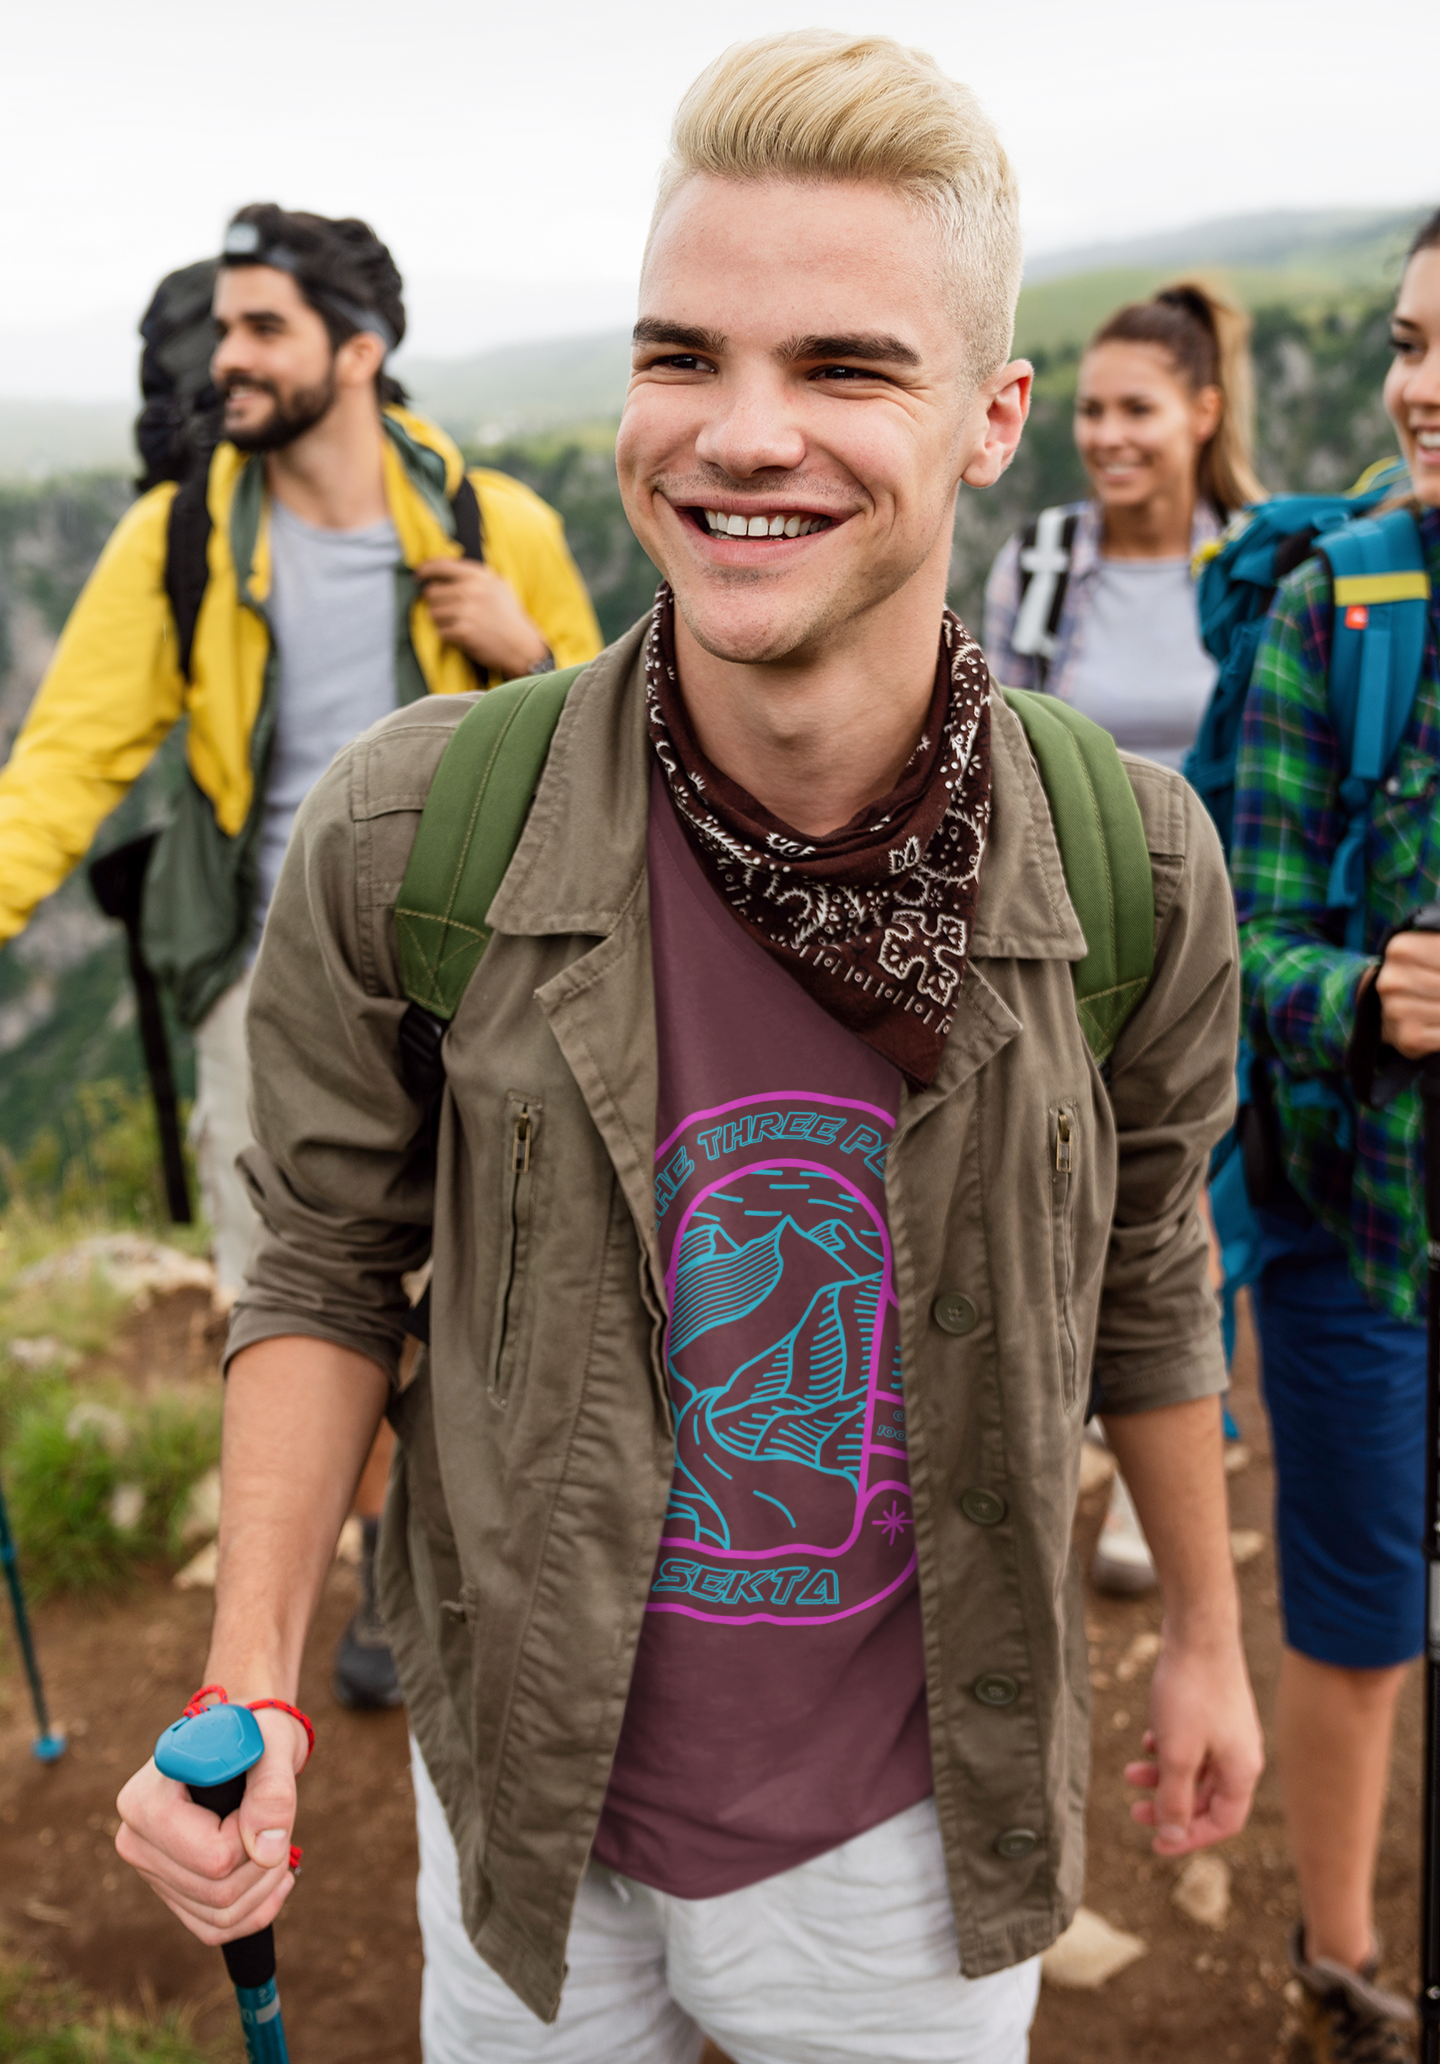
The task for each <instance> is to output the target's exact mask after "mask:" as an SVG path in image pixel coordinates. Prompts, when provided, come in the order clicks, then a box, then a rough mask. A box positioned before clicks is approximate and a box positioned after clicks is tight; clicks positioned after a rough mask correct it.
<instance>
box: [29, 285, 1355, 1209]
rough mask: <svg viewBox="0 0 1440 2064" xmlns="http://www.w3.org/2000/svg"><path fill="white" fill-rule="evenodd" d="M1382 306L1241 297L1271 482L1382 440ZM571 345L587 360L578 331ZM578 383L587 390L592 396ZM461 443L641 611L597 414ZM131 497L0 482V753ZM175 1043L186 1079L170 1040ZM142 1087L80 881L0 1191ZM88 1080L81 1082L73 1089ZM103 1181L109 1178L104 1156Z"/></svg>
mask: <svg viewBox="0 0 1440 2064" xmlns="http://www.w3.org/2000/svg"><path fill="white" fill-rule="evenodd" d="M1122 277H1123V278H1124V280H1125V282H1126V283H1125V284H1124V285H1123V286H1122V287H1119V288H1118V291H1119V292H1120V293H1121V294H1122V295H1123V294H1126V293H1129V292H1130V291H1132V289H1131V286H1130V284H1129V282H1130V280H1131V279H1132V278H1133V277H1134V274H1133V271H1132V272H1127V273H1125V274H1124V275H1122ZM1107 279H1108V284H1106V285H1105V286H1104V288H1103V289H1092V285H1091V284H1087V283H1084V282H1081V283H1076V282H1073V281H1065V280H1060V281H1056V282H1053V283H1042V284H1041V285H1040V286H1039V287H1037V288H1035V289H1033V290H1031V291H1032V294H1033V296H1034V298H1032V300H1031V301H1030V303H1029V304H1028V306H1029V308H1030V309H1031V310H1034V309H1040V310H1042V311H1048V314H1047V317H1046V319H1047V320H1048V321H1050V323H1051V328H1050V331H1049V332H1047V334H1050V335H1053V336H1055V337H1057V338H1058V339H1059V341H1057V342H1055V343H1052V344H1041V345H1037V346H1035V347H1034V349H1035V359H1036V366H1037V373H1038V378H1037V382H1036V397H1035V406H1034V411H1033V413H1032V416H1031V421H1030V425H1029V428H1028V429H1027V431H1026V435H1025V439H1024V442H1023V444H1022V446H1021V449H1020V453H1019V455H1018V457H1017V458H1016V461H1015V463H1014V465H1013V466H1012V467H1011V468H1010V471H1009V472H1008V473H1007V474H1006V475H1005V477H1004V478H1003V479H1002V480H1001V481H1000V482H999V483H998V484H997V485H996V486H995V487H994V488H991V489H990V490H988V491H987V492H985V493H983V494H977V493H970V492H965V493H963V494H962V499H961V504H960V509H959V513H958V516H957V520H956V527H955V544H954V554H953V558H952V562H951V599H952V601H953V603H954V604H955V606H956V607H957V608H958V609H959V611H960V613H961V615H962V616H964V617H965V618H966V620H967V621H968V622H969V623H970V624H971V625H972V626H973V627H974V628H975V629H976V630H977V631H979V630H980V629H981V617H982V602H981V598H982V594H983V588H984V581H985V575H986V572H987V570H988V568H989V566H990V563H991V560H992V559H993V557H994V555H995V553H996V552H997V551H998V550H999V548H1000V546H1001V544H1002V543H1003V542H1004V540H1005V538H1006V537H1007V536H1009V534H1010V533H1011V532H1012V531H1013V530H1014V529H1015V528H1016V527H1017V526H1018V525H1019V524H1020V523H1021V522H1023V521H1024V520H1025V518H1026V517H1027V516H1028V515H1030V514H1031V513H1033V512H1034V511H1035V510H1036V509H1039V508H1042V507H1044V506H1045V505H1046V504H1048V503H1050V502H1054V501H1062V500H1066V499H1069V498H1071V497H1072V496H1076V495H1079V494H1082V493H1083V492H1084V476H1083V474H1082V473H1081V471H1080V468H1079V464H1078V461H1077V460H1076V458H1075V453H1074V447H1073V444H1072V441H1071V431H1070V419H1071V411H1072V407H1073V399H1074V389H1075V376H1076V368H1077V365H1078V362H1079V341H1078V340H1079V337H1080V336H1081V335H1083V334H1084V332H1085V331H1086V330H1087V329H1088V328H1089V327H1090V326H1091V324H1092V322H1093V321H1094V320H1096V319H1098V316H1099V315H1101V314H1103V313H1104V312H1105V311H1106V310H1107V309H1108V308H1109V307H1111V306H1113V305H1114V299H1115V293H1116V291H1117V286H1116V281H1117V275H1115V274H1110V275H1108V276H1107ZM1082 289H1083V291H1082ZM1042 295H1048V296H1049V298H1048V300H1042V299H1041V298H1040V297H1041V296H1042ZM1056 311H1059V313H1057V312H1056ZM1067 311H1068V312H1067ZM1092 311H1093V313H1092ZM1387 313H1388V297H1382V296H1381V295H1379V294H1373V295H1371V296H1370V297H1369V298H1368V299H1365V298H1363V297H1356V296H1354V295H1349V294H1347V295H1345V296H1344V297H1342V298H1340V299H1339V300H1333V301H1332V302H1331V303H1330V304H1329V305H1319V306H1317V305H1315V304H1313V303H1311V302H1309V301H1305V302H1302V303H1299V304H1296V303H1282V304H1279V305H1272V306H1268V307H1262V308H1261V309H1259V310H1258V312H1257V315H1256V328H1255V344H1256V360H1257V375H1258V379H1257V385H1258V391H1259V399H1260V407H1259V422H1260V470H1261V473H1262V475H1263V477H1264V478H1265V480H1266V481H1267V482H1268V484H1269V485H1270V486H1272V487H1274V488H1285V487H1307V486H1314V487H1327V486H1335V485H1343V484H1346V483H1348V482H1349V481H1350V480H1352V479H1353V478H1354V477H1355V476H1356V474H1358V473H1359V472H1360V471H1361V469H1362V468H1363V467H1364V466H1365V465H1366V464H1368V463H1369V462H1370V460H1372V459H1374V458H1377V457H1379V456H1381V455H1383V454H1384V453H1386V452H1388V451H1389V450H1391V449H1392V441H1391V436H1390V432H1389V429H1388V426H1387V424H1386V422H1385V419H1384V416H1383V414H1382V412H1381V410H1380V406H1379V400H1378V396H1379V391H1380V383H1381V380H1382V378H1383V375H1384V370H1385V365H1386V362H1387V351H1386V341H1385V340H1386V316H1387ZM1026 319H1027V321H1028V320H1030V317H1029V316H1028V315H1027V318H1026ZM1035 319H1036V321H1037V322H1038V320H1039V318H1038V317H1036V318H1035ZM1077 325H1078V327H1077ZM1067 328H1068V331H1069V334H1068V335H1067V334H1065V333H1066V330H1067ZM557 348H558V347H557ZM585 348H586V349H587V350H591V351H592V357H593V358H594V362H595V363H599V362H600V359H599V356H598V355H597V352H598V348H597V347H594V345H593V340H592V344H591V345H590V346H586V347H585ZM573 350H574V351H575V353H576V354H579V356H577V358H576V360H575V363H577V364H578V363H579V360H580V357H583V353H581V351H580V346H578V345H576V346H574V347H573ZM560 362H561V361H560V360H558V359H557V361H556V364H557V365H558V364H559V363H560ZM613 370H614V364H613V361H612V371H613ZM607 377H608V376H607ZM586 391H587V394H588V396H589V398H590V399H592V400H593V399H595V397H596V395H597V394H598V393H599V390H598V389H590V390H586ZM492 428H493V424H492ZM466 441H467V443H468V444H469V447H470V449H471V451H472V454H473V456H474V457H476V458H477V459H480V460H483V462H484V463H486V464H488V465H493V466H498V467H500V468H501V469H502V470H503V471H506V472H509V473H513V474H516V475H517V476H518V477H520V478H521V479H524V480H526V481H527V482H529V484H530V485H531V486H533V487H534V488H535V489H536V490H537V491H538V492H539V493H540V494H541V495H543V496H544V497H545V499H546V500H547V501H549V502H550V503H552V505H553V506H554V507H555V508H557V509H558V510H559V511H560V512H561V514H562V515H563V516H564V519H565V523H566V527H567V531H568V534H569V538H570V543H571V546H572V548H573V550H574V553H575V557H576V560H577V561H578V563H579V566H580V570H581V572H582V573H583V575H584V577H585V579H586V581H587V582H588V584H589V586H590V590H591V593H592V594H593V595H594V597H595V602H596V607H597V610H598V612H599V615H600V620H601V624H602V627H603V629H604V631H605V635H606V637H607V638H613V637H615V636H616V635H617V634H618V633H619V632H620V631H622V630H623V629H624V628H625V627H626V626H627V625H628V624H630V623H632V622H633V621H634V620H635V618H636V617H637V616H638V615H639V614H640V613H641V612H642V610H644V609H645V608H646V607H647V606H648V604H649V601H650V597H651V595H652V593H653V591H654V583H655V573H654V569H653V567H652V566H651V565H650V562H649V561H648V560H647V559H646V557H645V555H644V553H643V552H642V551H641V550H640V547H639V545H638V544H637V543H636V542H635V539H634V537H633V535H632V533H631V531H630V528H629V525H628V524H627V523H626V521H625V516H624V511H623V509H622V508H621V504H620V498H619V492H618V489H617V486H616V482H615V472H614V462H613V456H612V445H613V427H607V426H605V425H603V424H602V425H599V426H593V427H591V428H588V429H583V430H574V429H568V430H567V429H555V430H553V431H550V432H548V433H545V434H539V435H537V434H526V435H520V434H518V433H506V434H500V435H495V436H491V437H489V438H487V439H485V440H484V441H483V442H481V441H474V440H473V436H471V437H467V440H466ZM128 500H129V487H128V484H127V482H126V480H125V479H124V478H123V477H122V476H111V477H100V478H82V479H77V480H71V481H64V482H58V483H53V484H50V485H47V486H43V487H41V486H27V487H12V488H4V487H0V754H3V753H4V751H5V750H6V749H7V746H8V741H9V736H10V735H11V733H13V730H14V728H15V726H16V725H17V724H18V722H19V720H20V717H21V716H22V714H23V712H24V709H25V707H26V706H27V704H28V702H29V699H30V695H31V694H32V693H33V690H34V687H35V685H36V683H37V682H38V680H39V677H40V672H41V670H42V668H43V665H44V662H45V658H46V655H47V654H48V652H49V650H50V646H51V643H52V641H53V636H54V633H55V632H56V631H57V630H58V628H59V626H60V624H61V623H62V622H63V620H64V617H65V614H66V612H67V611H68V609H69V607H70V604H71V602H72V600H73V598H74V596H75V594H76V593H77V592H78V589H79V586H80V583H81V581H82V580H83V579H84V576H85V573H86V571H87V570H88V567H89V565H90V564H91V563H92V561H93V559H94V557H95V554H96V553H97V552H98V550H99V547H100V545H101V543H102V542H103V539H104V537H105V535H106V534H107V532H108V530H109V528H110V526H111V525H112V524H113V522H114V520H115V518H116V516H118V514H119V513H120V511H121V510H122V509H123V508H124V507H125V506H126V505H127V503H128ZM181 745H182V741H181V740H180V738H179V737H178V736H176V737H174V738H173V739H172V740H171V741H170V743H169V744H168V745H167V747H166V748H165V750H164V752H163V753H162V754H161V756H160V757H159V759H158V761H157V762H156V763H155V765H154V766H153V767H152V769H151V771H150V772H149V773H148V774H147V776H146V777H145V780H144V782H143V783H142V784H141V786H140V787H139V788H138V789H137V791H136V792H135V793H133V794H132V795H131V797H130V798H129V799H128V800H127V802H126V803H125V804H124V805H123V806H122V810H121V811H120V812H117V814H116V816H115V817H114V818H113V819H112V820H111V822H110V824H109V825H108V826H107V827H106V828H105V830H104V832H103V834H102V837H103V839H104V841H105V842H106V843H107V844H113V843H117V842H118V840H119V838H120V837H121V836H129V835H130V833H131V831H132V830H133V829H138V828H139V827H140V826H141V825H142V824H143V823H145V822H147V821H150V820H151V819H152V818H154V817H156V816H158V815H159V814H161V813H162V812H163V809H164V806H165V796H166V792H167V789H168V786H169V784H170V783H171V782H173V781H174V780H176V779H177V778H178V777H179V772H180V759H179V754H180V751H181ZM177 1051H178V1061H179V1066H180V1072H181V1081H182V1089H184V1090H185V1091H186V1092H188V1087H189V1083H190V1080H191V1062H190V1055H189V1051H188V1045H187V1043H186V1042H184V1041H180V1042H179V1044H178V1050H177ZM142 1080H143V1077H142V1071H141V1063H140V1056H139V1048H138V1041H137V1038H136V1035H135V1031H134V1027H133V1023H132V1021H131V1014H130V1007H129V1002H128V995H127V989H126V980H125V973H124V964H123V955H122V951H121V946H120V941H119V939H118V936H117V935H116V934H115V933H114V932H113V931H112V929H111V928H110V927H108V926H106V925H105V923H104V922H103V920H101V919H100V918H99V917H98V916H97V915H96V914H95V912H94V910H93V906H91V905H90V903H89V898H88V891H87V889H86V887H85V885H84V883H83V880H82V879H81V878H79V877H78V876H77V877H76V878H72V880H71V882H70V883H69V884H68V885H67V887H66V888H65V889H63V890H62V891H61V892H60V893H59V894H58V895H57V896H55V897H52V898H51V899H50V901H49V902H48V903H47V904H46V905H44V906H43V907H42V910H41V912H40V913H39V914H38V916H37V919H36V921H35V922H34V923H33V924H32V925H31V927H30V928H29V930H28V931H27V932H26V933H25V935H24V936H23V937H22V938H21V939H20V940H19V941H18V942H17V943H16V944H15V945H14V946H13V947H10V948H8V949H7V950H5V951H4V952H3V953H0V1190H3V1188H4V1173H3V1170H4V1157H5V1156H7V1155H8V1156H12V1157H17V1158H19V1159H20V1160H21V1161H22V1163H23V1167H24V1178H25V1181H26V1182H27V1183H28V1184H29V1185H31V1186H32V1187H34V1188H36V1189H37V1191H40V1192H45V1193H52V1194H53V1193H58V1192H59V1191H61V1190H63V1189H64V1188H65V1186H66V1185H67V1183H68V1184H69V1185H70V1187H71V1190H72V1191H73V1189H74V1185H75V1182H76V1181H77V1180H78V1179H79V1178H78V1177H77V1171H79V1172H80V1175H82V1176H83V1174H84V1171H85V1170H86V1169H87V1167H89V1166H91V1164H92V1163H94V1162H95V1159H96V1156H97V1154H99V1153H100V1152H101V1148H100V1147H99V1146H97V1140H99V1139H100V1137H101V1135H102V1134H103V1133H104V1131H105V1127H106V1125H107V1123H108V1122H109V1116H110V1115H111V1114H113V1113H115V1112H117V1111H119V1112H121V1113H122V1114H123V1113H124V1112H125V1111H126V1110H127V1109H129V1108H130V1106H128V1105H127V1103H126V1098H127V1097H128V1096H132V1095H133V1093H134V1092H135V1091H136V1089H137V1088H138V1087H139V1086H140V1084H141V1083H142ZM85 1084H89V1085H92V1090H91V1092H90V1093H89V1094H88V1095H86V1096H82V1095H81V1094H80V1088H81V1085H85ZM97 1084H104V1085H107V1086H106V1087H105V1088H104V1089H103V1090H100V1089H96V1088H94V1087H93V1086H94V1085H97ZM101 1178H104V1179H105V1180H107V1181H108V1180H110V1178H109V1176H108V1175H106V1173H105V1170H104V1169H100V1170H99V1171H98V1174H97V1178H96V1179H97V1180H98V1179H101Z"/></svg>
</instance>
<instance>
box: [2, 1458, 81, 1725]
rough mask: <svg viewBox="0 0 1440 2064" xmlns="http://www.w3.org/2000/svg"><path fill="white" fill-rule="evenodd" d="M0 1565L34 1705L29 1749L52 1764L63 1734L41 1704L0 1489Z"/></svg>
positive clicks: (27, 1620) (37, 1671)
mask: <svg viewBox="0 0 1440 2064" xmlns="http://www.w3.org/2000/svg"><path fill="white" fill-rule="evenodd" d="M0 1562H3V1563H4V1565H5V1581H6V1583H7V1584H8V1585H9V1586H10V1603H11V1605H12V1606H13V1607H14V1608H15V1632H16V1634H17V1636H18V1637H19V1641H20V1654H21V1656H22V1657H23V1658H24V1662H25V1675H26V1676H27V1677H28V1678H29V1679H30V1697H31V1699H32V1700H33V1702H34V1706H35V1725H36V1726H37V1727H38V1728H39V1730H40V1732H39V1733H38V1734H37V1735H36V1737H35V1740H34V1743H33V1744H32V1746H33V1748H34V1751H35V1754H36V1755H37V1756H38V1757H39V1758H40V1761H41V1762H42V1763H54V1762H56V1761H57V1760H58V1758H59V1757H61V1756H63V1755H64V1753H65V1737H64V1735H63V1734H57V1733H56V1731H55V1729H54V1728H53V1727H52V1726H51V1724H50V1710H49V1708H48V1707H47V1705H46V1704H45V1687H44V1685H43V1684H42V1683H41V1682H40V1665H39V1664H38V1663H37V1662H36V1660H35V1644H34V1642H33V1641H32V1640H31V1639H30V1615H29V1614H28V1613H27V1612H26V1610H25V1593H24V1592H23V1591H22V1590H21V1588H20V1565H19V1562H18V1561H17V1560H16V1556H15V1537H14V1535H13V1534H12V1533H11V1531H10V1515H9V1513H8V1512H7V1511H6V1510H5V1493H4V1490H3V1489H0Z"/></svg>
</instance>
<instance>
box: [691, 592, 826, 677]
mask: <svg viewBox="0 0 1440 2064" xmlns="http://www.w3.org/2000/svg"><path fill="white" fill-rule="evenodd" d="M675 607H676V610H677V611H678V613H679V615H680V616H681V618H682V619H683V620H684V624H685V628H686V630H687V631H688V632H689V633H690V636H691V637H692V638H693V639H694V640H695V643H696V644H697V645H698V646H699V647H700V648H701V650H702V651H703V652H708V653H709V654H710V656H711V658H712V659H723V660H725V661H727V662H728V663H729V664H730V665H731V666H779V665H782V664H783V663H784V662H786V661H787V660H788V661H791V662H792V663H793V662H797V661H802V660H804V659H806V658H807V657H810V656H811V655H813V652H814V649H815V645H816V641H817V639H821V638H823V635H824V630H825V626H826V624H827V622H828V621H829V620H830V618H831V615H832V612H831V611H830V610H827V609H826V608H825V607H824V605H823V603H818V602H816V603H812V604H811V605H810V606H808V607H806V606H801V607H798V608H797V607H796V606H794V605H793V604H791V606H789V607H784V606H777V603H776V600H775V599H773V598H772V599H771V600H770V601H769V602H768V603H762V602H761V601H760V599H759V597H758V596H757V595H755V593H754V591H753V590H750V591H748V592H747V591H746V590H744V589H740V590H739V591H732V593H731V594H730V595H728V596H726V595H724V594H721V595H716V594H714V593H713V592H712V593H707V594H699V595H696V594H693V593H691V594H687V593H685V592H684V591H683V590H682V589H679V588H677V589H676V591H675Z"/></svg>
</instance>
